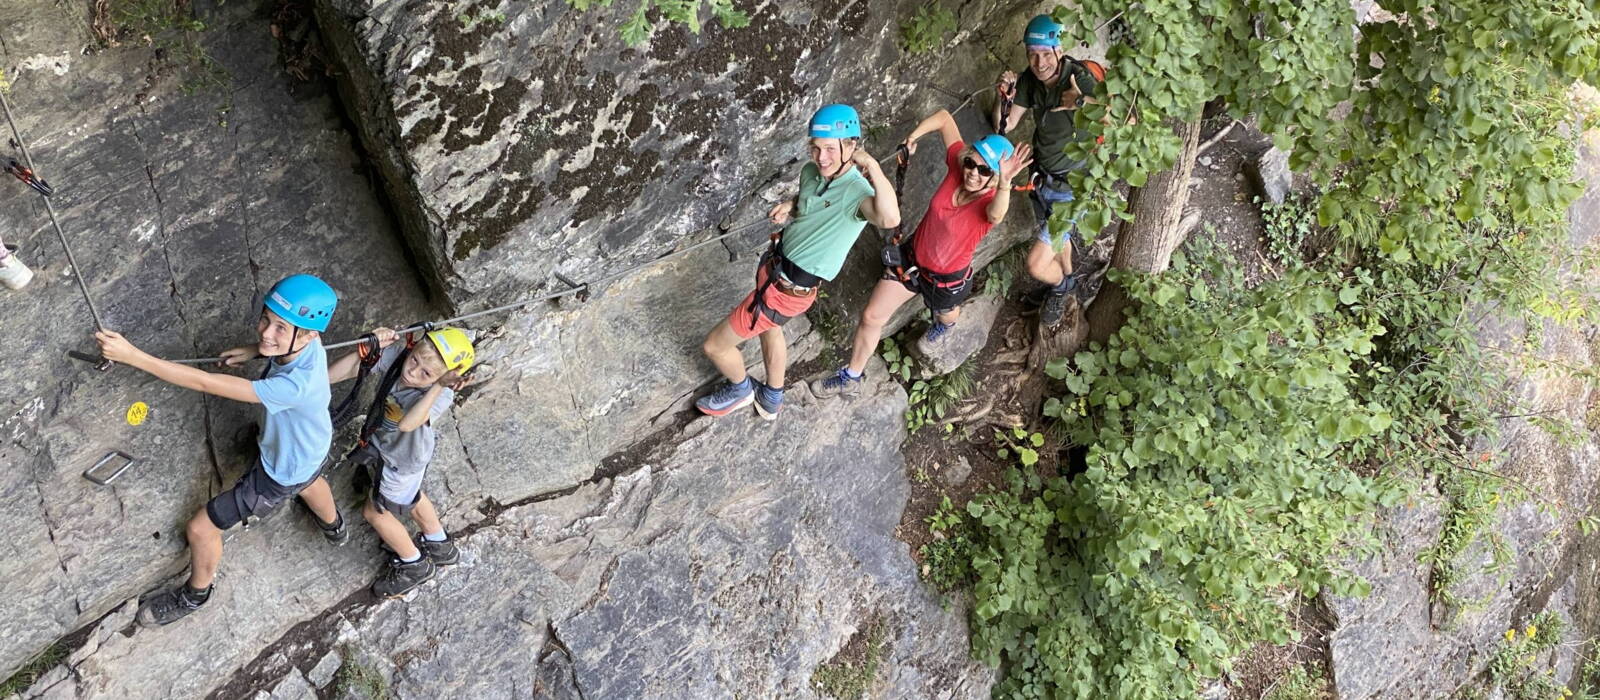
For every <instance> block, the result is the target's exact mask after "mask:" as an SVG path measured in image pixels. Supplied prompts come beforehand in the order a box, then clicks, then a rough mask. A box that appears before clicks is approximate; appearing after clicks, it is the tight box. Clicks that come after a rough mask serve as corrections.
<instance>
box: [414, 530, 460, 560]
mask: <svg viewBox="0 0 1600 700" xmlns="http://www.w3.org/2000/svg"><path fill="white" fill-rule="evenodd" d="M411 541H412V542H415V543H416V544H417V551H419V552H422V553H423V554H426V555H428V557H427V558H428V559H429V560H431V561H432V562H433V563H435V564H438V565H439V566H449V565H451V564H454V563H456V562H458V561H461V550H460V549H457V548H456V541H455V539H454V538H452V537H450V536H449V535H446V536H445V538H444V541H443V542H434V541H433V540H430V539H428V538H426V537H423V536H422V533H420V532H419V533H417V534H416V536H415V537H412V538H411Z"/></svg>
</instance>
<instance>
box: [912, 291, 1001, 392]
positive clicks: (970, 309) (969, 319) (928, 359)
mask: <svg viewBox="0 0 1600 700" xmlns="http://www.w3.org/2000/svg"><path fill="white" fill-rule="evenodd" d="M1003 301H1004V300H1002V299H1001V298H1000V297H997V296H994V295H990V294H984V295H981V296H978V297H977V298H975V299H973V300H972V301H970V302H968V303H967V304H964V305H962V307H961V317H960V318H958V319H957V320H956V325H955V327H954V328H951V329H950V330H949V332H948V333H947V334H946V335H945V336H944V337H942V338H940V339H939V341H938V342H936V343H932V344H930V343H928V342H927V341H926V340H924V339H923V338H918V339H917V353H918V354H919V355H921V356H922V360H923V362H924V363H925V365H926V367H927V368H928V371H929V372H931V373H933V374H934V375H935V376H937V375H943V374H949V373H951V372H954V371H956V368H957V367H960V366H961V363H963V362H966V361H967V360H968V359H969V358H971V357H972V356H973V355H974V354H977V352H978V351H979V350H981V349H983V344H984V343H986V342H988V341H989V329H990V328H992V327H994V319H995V316H997V315H999V314H1000V307H1001V306H1002V305H1003Z"/></svg>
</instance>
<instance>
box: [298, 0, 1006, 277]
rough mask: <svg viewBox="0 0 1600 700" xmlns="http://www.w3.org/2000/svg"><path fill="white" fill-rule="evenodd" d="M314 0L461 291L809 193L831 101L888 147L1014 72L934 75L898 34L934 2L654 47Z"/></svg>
mask: <svg viewBox="0 0 1600 700" xmlns="http://www.w3.org/2000/svg"><path fill="white" fill-rule="evenodd" d="M316 6H317V11H318V15H319V17H320V18H321V20H322V21H321V24H322V26H323V28H324V30H325V32H326V33H327V35H328V37H329V39H330V42H329V43H330V46H331V48H332V49H333V51H334V52H335V55H336V57H337V60H338V61H339V63H340V64H341V65H343V66H344V67H345V68H346V69H347V73H346V76H345V79H344V81H343V84H344V89H345V90H346V93H347V95H348V96H349V99H348V102H349V103H350V104H352V105H356V110H357V114H356V115H355V118H356V122H357V124H358V125H359V126H360V128H361V134H362V138H363V140H364V141H365V142H366V143H367V145H368V148H369V150H370V151H371V152H372V153H373V155H374V157H375V158H376V159H377V161H378V163H379V164H380V166H381V167H382V168H383V171H384V173H385V181H386V183H387V185H388V188H389V192H390V194H391V197H392V200H393V201H394V204H395V208H396V213H397V214H398V216H399V217H400V223H401V225H402V228H403V229H404V231H405V234H406V236H407V240H409V241H410V242H411V245H412V248H413V250H414V251H415V253H416V255H417V257H418V258H419V260H420V261H421V262H422V263H423V264H424V267H425V268H426V269H428V270H429V271H430V272H431V273H432V279H433V280H434V282H435V283H436V284H437V285H438V286H439V287H440V288H441V289H442V290H443V291H444V292H445V294H446V296H447V298H448V299H449V300H450V301H451V302H453V303H455V304H457V305H461V306H466V305H477V304H479V303H481V302H482V301H484V297H483V296H482V295H488V296H489V297H490V298H503V297H505V296H507V295H510V296H516V295H518V294H521V293H523V292H525V291H526V290H528V289H529V288H538V287H541V286H544V285H548V284H551V283H552V279H551V276H550V275H551V271H553V270H561V271H564V272H566V273H568V274H569V275H573V276H575V277H576V278H578V279H580V280H581V277H578V276H581V275H585V274H586V273H592V272H593V271H597V270H604V269H615V268H618V267H623V266H625V263H626V262H629V261H637V260H639V259H641V258H645V257H649V256H652V255H655V254H658V253H660V252H662V251H664V250H668V249H670V248H671V247H672V246H673V245H675V244H676V243H678V242H679V241H682V240H684V239H685V238H686V237H688V236H689V234H691V233H693V232H696V231H699V230H702V229H705V228H707V227H709V226H712V225H714V224H717V223H718V222H720V221H737V222H739V223H743V222H745V221H751V220H755V219H756V218H757V216H758V214H759V213H760V212H764V211H765V209H766V208H767V207H768V206H770V204H771V203H772V202H775V201H777V200H778V199H779V198H780V193H781V194H782V195H783V196H786V195H787V194H788V193H789V192H792V187H793V182H794V180H795V177H796V175H797V170H796V167H797V166H798V164H799V163H800V162H802V159H803V158H804V157H805V150H804V149H805V141H804V128H805V123H806V120H807V119H808V118H809V117H810V115H811V113H812V112H813V111H814V110H816V109H817V108H818V107H820V106H822V105H823V104H826V103H828V102H848V103H851V104H853V105H855V106H856V107H857V108H858V110H860V112H861V114H862V118H863V128H864V129H865V131H866V132H867V139H866V143H865V146H866V148H867V149H868V150H869V151H871V152H873V153H876V154H877V155H879V156H887V155H889V154H890V153H891V152H892V150H893V148H894V144H895V143H896V142H897V140H898V139H899V138H900V136H899V135H900V134H903V133H904V132H905V131H906V130H908V129H909V126H910V125H911V124H913V123H914V119H915V118H918V117H920V116H922V113H921V112H920V111H919V110H920V109H921V106H922V105H926V104H939V105H943V106H946V107H953V104H952V103H954V102H957V101H959V99H960V96H964V95H966V94H968V93H970V92H972V91H974V90H977V89H980V88H982V87H983V86H985V85H987V84H990V81H991V80H992V77H993V74H994V73H995V72H996V71H995V70H994V69H995V68H997V66H994V65H993V64H992V63H990V62H987V61H985V62H981V63H976V64H965V65H964V64H962V63H959V62H948V63H946V64H945V65H946V66H948V67H947V68H945V69H943V70H941V71H939V72H938V73H937V74H936V77H935V78H934V79H933V80H931V81H930V80H929V79H928V76H929V73H930V70H929V69H930V68H932V64H931V60H932V59H931V58H917V57H913V56H909V55H908V54H905V53H904V52H902V51H901V50H899V49H898V48H897V47H896V45H895V41H896V39H897V37H895V36H891V35H892V33H893V27H895V26H896V24H897V22H898V21H899V20H900V19H902V18H905V17H908V16H909V15H910V14H911V13H912V11H913V10H914V9H915V7H914V3H900V2H890V1H886V0H825V1H822V2H817V3H810V4H796V3H779V4H766V5H759V6H756V7H754V8H752V9H750V26H748V27H745V28H743V29H741V30H738V31H722V30H720V29H716V28H714V29H711V30H708V31H705V32H703V33H701V34H700V35H698V36H695V35H691V34H688V33H686V32H685V31H683V30H682V28H669V29H663V30H660V31H658V32H657V34H656V36H654V37H653V38H652V40H651V41H650V42H649V43H648V44H647V45H645V46H642V47H640V48H637V49H630V48H625V47H624V46H623V45H622V44H621V43H620V41H618V39H617V37H616V35H615V27H616V26H618V25H619V24H620V23H621V22H622V21H623V20H624V19H626V16H627V14H628V13H630V12H632V10H631V8H627V7H622V6H616V7H613V8H609V9H601V8H598V7H596V8H591V9H590V10H588V11H578V10H575V9H573V8H571V7H569V6H568V4H566V3H559V2H556V3H538V4H526V3H518V2H508V1H507V0H471V1H470V2H465V3H455V4H452V5H449V6H445V5H441V4H439V3H432V2H426V1H425V0H401V1H394V2H372V1H371V0H317V1H316ZM1011 8H1012V4H1008V3H1002V2H996V1H995V0H987V1H985V2H980V3H976V4H973V5H972V6H970V7H966V8H963V13H962V17H961V19H962V20H965V21H966V26H968V27H973V28H976V27H981V26H982V25H984V24H985V23H986V22H988V21H989V19H988V18H989V17H990V16H1009V15H1010V14H1020V13H1021V10H1020V9H1018V10H1016V12H1011V11H1010V10H1011ZM480 17H492V18H494V19H492V20H488V21H473V18H480ZM979 66H982V68H981V70H982V71H983V72H982V77H981V78H979V77H978V76H977V75H973V74H974V73H977V72H978V70H979ZM886 127H888V128H886ZM981 135H982V134H975V135H974V136H973V138H976V137H977V136H981ZM508 184H514V185H515V186H509V187H508V186H507V185H508ZM786 189H787V191H785V190H786ZM753 195H759V196H755V197H753ZM924 201H925V200H924ZM730 214H736V215H737V216H734V217H731V218H730V217H729V215H730Z"/></svg>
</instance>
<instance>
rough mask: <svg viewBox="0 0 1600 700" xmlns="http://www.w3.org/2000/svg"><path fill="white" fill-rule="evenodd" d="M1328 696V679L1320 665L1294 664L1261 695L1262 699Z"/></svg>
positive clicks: (1319, 698) (1299, 699) (1319, 699)
mask: <svg viewBox="0 0 1600 700" xmlns="http://www.w3.org/2000/svg"><path fill="white" fill-rule="evenodd" d="M1327 697H1329V694H1328V679H1327V678H1326V677H1325V676H1323V674H1322V667H1320V666H1316V665H1310V666H1305V665H1302V666H1295V667H1294V668H1291V669H1289V672H1288V673H1285V674H1283V677H1282V678H1279V679H1278V680H1277V682H1276V683H1274V684H1273V685H1272V687H1271V689H1269V690H1268V691H1267V694H1266V695H1263V696H1262V700H1323V698H1327Z"/></svg>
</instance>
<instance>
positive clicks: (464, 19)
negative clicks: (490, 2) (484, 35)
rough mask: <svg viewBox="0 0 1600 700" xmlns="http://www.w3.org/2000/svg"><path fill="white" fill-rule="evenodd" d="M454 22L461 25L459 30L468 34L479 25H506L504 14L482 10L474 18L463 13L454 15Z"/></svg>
mask: <svg viewBox="0 0 1600 700" xmlns="http://www.w3.org/2000/svg"><path fill="white" fill-rule="evenodd" d="M456 21H457V22H460V23H461V30H462V31H467V32H470V31H472V30H473V29H475V28H477V26H478V25H479V24H492V25H495V26H500V25H502V24H505V23H506V13H504V12H492V11H489V10H483V11H482V12H479V13H478V14H477V15H476V16H474V15H471V14H468V13H466V12H463V13H461V14H458V15H456Z"/></svg>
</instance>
